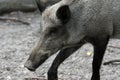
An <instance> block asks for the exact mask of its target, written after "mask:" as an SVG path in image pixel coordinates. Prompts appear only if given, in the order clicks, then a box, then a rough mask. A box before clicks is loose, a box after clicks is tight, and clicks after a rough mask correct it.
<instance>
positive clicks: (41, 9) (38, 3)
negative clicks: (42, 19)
mask: <svg viewBox="0 0 120 80" xmlns="http://www.w3.org/2000/svg"><path fill="white" fill-rule="evenodd" d="M35 2H36V5H37V7H38V9H39V11H40V12H43V11H44V10H45V8H46V5H45V3H43V2H42V1H40V0H35Z"/></svg>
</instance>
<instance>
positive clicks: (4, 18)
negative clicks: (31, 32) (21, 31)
mask: <svg viewBox="0 0 120 80" xmlns="http://www.w3.org/2000/svg"><path fill="white" fill-rule="evenodd" d="M0 20H4V21H6V20H10V21H14V22H20V23H22V24H25V25H30V23H29V22H26V21H22V20H20V19H17V18H11V17H0Z"/></svg>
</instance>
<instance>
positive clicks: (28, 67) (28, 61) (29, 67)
mask: <svg viewBox="0 0 120 80" xmlns="http://www.w3.org/2000/svg"><path fill="white" fill-rule="evenodd" d="M24 66H25V67H26V68H27V69H28V70H30V71H35V70H36V69H35V68H34V67H33V64H32V62H31V61H30V60H27V62H26V63H25V65H24Z"/></svg>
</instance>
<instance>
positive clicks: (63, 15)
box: [56, 5, 71, 24]
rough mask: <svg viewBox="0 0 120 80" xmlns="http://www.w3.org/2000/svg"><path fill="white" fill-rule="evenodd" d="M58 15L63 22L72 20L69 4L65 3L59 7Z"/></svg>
mask: <svg viewBox="0 0 120 80" xmlns="http://www.w3.org/2000/svg"><path fill="white" fill-rule="evenodd" d="M56 16H57V17H58V19H60V20H61V21H62V23H63V24H66V23H67V22H68V21H69V20H70V16H71V12H70V9H69V6H68V5H63V6H61V7H60V8H58V10H57V12H56Z"/></svg>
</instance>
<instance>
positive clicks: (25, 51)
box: [0, 12, 120, 80]
mask: <svg viewBox="0 0 120 80" xmlns="http://www.w3.org/2000/svg"><path fill="white" fill-rule="evenodd" d="M1 17H16V18H18V19H21V20H23V21H27V22H29V23H30V25H26V24H22V23H20V22H13V21H10V20H7V21H2V20H0V61H1V62H0V80H25V78H47V75H46V74H47V71H48V69H49V67H50V65H51V63H52V61H53V59H54V58H55V56H56V54H55V55H53V56H51V57H50V58H49V59H48V60H47V61H46V62H45V63H44V64H43V65H41V66H40V67H39V68H38V69H37V70H36V71H35V72H30V71H29V70H27V69H26V68H24V63H25V61H26V60H27V58H28V57H29V55H30V52H31V50H32V48H33V47H34V45H35V43H36V42H37V41H38V40H39V36H40V26H39V22H40V13H39V12H33V13H21V12H13V13H11V14H6V15H4V16H1ZM110 46H114V47H110ZM116 47H120V40H110V42H109V44H108V48H107V50H106V54H105V57H104V60H103V62H106V61H109V60H113V59H120V49H119V48H116ZM88 52H93V48H92V45H91V44H86V45H84V46H83V47H82V48H80V49H79V50H78V51H76V52H75V53H74V54H73V55H72V56H70V57H69V58H68V59H67V60H66V61H65V62H64V63H62V64H61V66H60V67H59V70H58V71H59V74H58V75H59V78H60V79H59V80H90V77H91V74H92V66H91V64H92V56H88V55H87V53H88ZM26 80H27V79H26ZM41 80H43V79H41ZM101 80H120V64H119V63H116V64H114V65H102V68H101Z"/></svg>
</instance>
